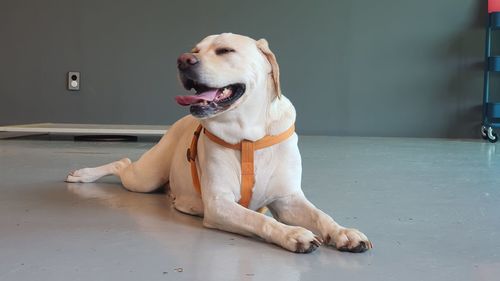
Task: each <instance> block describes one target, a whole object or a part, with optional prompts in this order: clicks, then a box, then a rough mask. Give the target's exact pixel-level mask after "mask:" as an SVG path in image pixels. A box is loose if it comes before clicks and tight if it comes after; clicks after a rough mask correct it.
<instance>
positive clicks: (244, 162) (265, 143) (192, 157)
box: [187, 125, 295, 208]
mask: <svg viewBox="0 0 500 281" xmlns="http://www.w3.org/2000/svg"><path fill="white" fill-rule="evenodd" d="M202 130H203V127H202V126H201V125H199V126H198V128H197V129H196V131H195V132H194V135H193V139H192V140H191V146H190V147H189V148H188V150H187V159H188V161H189V162H190V164H191V178H192V179H193V185H194V188H195V189H196V191H197V192H198V193H199V194H201V184H200V177H199V176H198V169H197V167H196V156H197V155H198V139H199V137H200V134H201V131H202ZM203 132H204V134H205V135H206V136H207V137H208V139H210V140H211V141H213V142H215V143H216V144H218V145H221V146H224V147H226V148H230V149H233V150H239V151H241V157H240V158H241V188H240V193H241V199H240V201H239V202H238V203H239V204H240V205H242V206H243V207H245V208H248V206H249V205H250V200H251V199H252V189H253V186H254V184H255V173H254V154H255V151H256V150H259V149H263V148H266V147H269V146H272V145H275V144H278V143H280V142H282V141H284V140H286V139H288V138H289V137H290V136H291V135H293V133H294V132H295V125H292V126H291V127H290V128H288V130H286V131H284V132H283V133H281V134H279V135H275V136H265V137H263V138H261V139H259V140H257V141H249V140H243V141H241V142H239V143H235V144H232V143H228V142H226V141H224V140H222V139H221V138H219V137H217V136H216V135H214V134H212V133H211V132H209V131H208V130H207V129H204V130H203Z"/></svg>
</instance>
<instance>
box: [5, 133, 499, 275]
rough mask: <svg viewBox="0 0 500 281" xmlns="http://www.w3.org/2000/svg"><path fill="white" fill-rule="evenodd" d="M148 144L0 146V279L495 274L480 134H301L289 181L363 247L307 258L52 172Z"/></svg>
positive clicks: (495, 177) (156, 199) (494, 164)
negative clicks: (459, 137) (299, 172)
mask: <svg viewBox="0 0 500 281" xmlns="http://www.w3.org/2000/svg"><path fill="white" fill-rule="evenodd" d="M151 145H153V144H152V143H75V142H71V141H44V140H8V141H7V140H3V141H0V179H1V181H0V280H499V279H498V278H499V276H500V244H499V243H498V241H500V173H499V171H500V149H498V151H496V150H497V149H496V146H495V145H494V144H489V143H485V142H482V141H450V140H428V139H396V138H335V137H301V138H300V147H301V152H302V156H303V165H304V175H303V188H304V191H305V193H306V195H307V196H308V197H309V198H310V199H311V201H313V202H314V203H315V204H316V205H317V206H318V207H320V208H322V209H323V210H324V211H325V212H327V213H330V214H332V215H333V216H334V218H336V219H337V221H339V222H340V223H342V224H345V225H347V226H351V227H356V228H359V229H361V230H362V231H364V232H365V233H366V234H367V235H368V236H369V237H370V238H371V239H372V241H373V242H374V245H375V248H374V249H373V250H372V251H370V252H367V253H364V254H350V253H340V252H337V251H335V250H333V249H331V248H328V247H322V248H320V249H319V250H317V251H316V252H314V253H312V254H309V255H300V254H293V253H289V252H286V251H285V250H282V249H280V248H278V247H276V246H274V245H270V244H267V243H263V242H261V241H259V240H256V239H252V238H246V237H242V236H238V235H234V234H230V233H225V232H220V231H215V230H210V229H204V228H203V227H202V223H201V219H200V218H196V217H191V216H187V215H184V214H180V213H178V212H176V211H175V210H173V209H172V208H171V206H170V203H169V201H168V200H167V198H166V197H165V195H164V194H161V193H155V194H136V193H131V192H127V191H125V190H124V189H122V188H121V187H120V185H119V184H118V183H117V180H116V179H115V178H112V177H110V178H106V179H104V180H103V181H101V182H99V183H94V184H67V183H64V182H63V179H64V178H65V176H66V173H67V172H68V171H70V170H72V169H75V168H80V167H83V166H94V165H99V164H102V163H105V162H109V161H112V160H115V159H119V158H121V157H123V156H130V157H131V158H137V157H139V156H140V155H141V154H142V153H143V152H144V151H146V150H147V149H148V148H149V147H150V146H151Z"/></svg>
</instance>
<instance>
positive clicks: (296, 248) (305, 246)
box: [280, 226, 322, 253]
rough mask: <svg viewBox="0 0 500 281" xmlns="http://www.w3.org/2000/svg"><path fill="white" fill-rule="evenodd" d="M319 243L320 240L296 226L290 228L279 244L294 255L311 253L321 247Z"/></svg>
mask: <svg viewBox="0 0 500 281" xmlns="http://www.w3.org/2000/svg"><path fill="white" fill-rule="evenodd" d="M321 243H322V240H321V238H319V237H318V236H316V235H314V233H312V232H311V231H309V230H307V229H305V228H302V227H298V226H290V227H289V229H288V230H287V232H286V234H285V237H284V241H283V242H282V243H280V244H282V246H283V247H284V248H286V249H288V250H290V251H292V252H295V253H311V252H313V251H314V250H316V249H317V248H318V247H319V246H321Z"/></svg>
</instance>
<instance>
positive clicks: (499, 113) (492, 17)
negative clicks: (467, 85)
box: [481, 12, 500, 143]
mask: <svg viewBox="0 0 500 281" xmlns="http://www.w3.org/2000/svg"><path fill="white" fill-rule="evenodd" d="M496 29H500V12H493V13H489V14H488V21H487V24H486V43H485V51H484V53H485V67H484V89H483V125H482V126H481V136H482V137H483V139H487V140H488V141H490V142H492V143H495V142H497V140H498V136H497V134H496V133H495V131H494V130H493V128H499V127H500V103H497V102H491V101H490V72H500V56H492V55H491V45H492V43H491V37H492V32H493V30H496Z"/></svg>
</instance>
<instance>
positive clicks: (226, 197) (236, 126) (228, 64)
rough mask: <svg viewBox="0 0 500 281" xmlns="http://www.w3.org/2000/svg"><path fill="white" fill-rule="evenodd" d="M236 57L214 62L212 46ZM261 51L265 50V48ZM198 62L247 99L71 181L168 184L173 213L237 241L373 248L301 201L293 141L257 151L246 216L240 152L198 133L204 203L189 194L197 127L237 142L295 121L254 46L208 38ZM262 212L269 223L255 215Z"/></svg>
mask: <svg viewBox="0 0 500 281" xmlns="http://www.w3.org/2000/svg"><path fill="white" fill-rule="evenodd" d="M220 46H223V47H231V48H233V49H235V50H236V52H235V53H231V54H227V55H223V56H217V55H215V54H214V49H215V48H217V47H220ZM266 46H267V43H266ZM195 52H196V55H197V56H198V58H199V59H200V61H201V65H200V69H199V71H200V73H199V74H200V77H201V78H200V80H199V81H200V82H202V83H204V84H207V85H210V86H213V87H223V86H225V85H228V84H232V83H245V85H246V86H247V88H246V92H245V94H244V95H243V97H242V98H240V100H238V101H237V102H236V103H235V104H233V105H232V106H231V108H230V109H228V110H226V111H224V112H222V113H220V114H218V115H216V116H211V117H209V118H206V119H203V120H197V119H195V118H194V117H192V116H186V117H184V118H182V119H180V120H179V121H177V122H176V123H175V124H174V125H173V126H172V128H171V129H170V130H169V131H168V132H167V133H166V134H165V136H163V138H162V139H161V140H160V142H159V143H158V144H156V145H155V146H154V147H153V148H151V150H149V151H148V152H146V153H145V154H144V155H143V156H142V157H141V158H140V159H139V160H138V161H136V162H134V163H131V162H130V160H128V159H122V160H120V161H117V162H113V163H110V164H107V165H104V166H101V167H96V168H85V169H81V170H78V171H75V172H72V173H71V174H70V175H69V176H68V178H67V181H69V182H92V181H95V180H97V179H98V178H100V177H102V176H104V175H108V174H114V175H117V176H118V177H120V179H121V181H122V183H123V185H124V186H125V188H127V189H129V190H131V191H136V192H149V191H152V190H154V189H156V188H158V187H160V186H162V185H164V184H166V183H167V182H168V183H169V187H170V191H171V192H170V194H171V195H172V197H173V198H174V201H173V202H174V206H175V208H176V209H177V210H179V211H181V212H184V213H188V214H192V215H199V216H203V217H204V221H203V223H204V225H205V226H207V227H211V228H218V229H222V230H226V231H230V232H234V233H240V234H243V235H256V236H259V237H261V238H263V239H264V240H266V241H269V242H272V243H275V244H277V245H280V246H282V247H283V248H286V249H288V250H290V251H294V252H309V251H312V250H314V249H315V248H316V246H317V245H318V244H319V243H320V242H321V241H325V242H326V243H327V244H331V245H334V246H335V247H337V248H339V249H342V250H348V251H349V250H350V251H360V250H361V251H362V250H366V249H368V248H370V247H371V243H370V242H369V240H368V238H366V236H365V235H364V234H363V233H361V232H359V231H358V230H355V229H347V228H344V227H342V226H340V225H338V224H337V223H336V222H335V221H334V220H333V219H332V218H331V217H330V216H328V215H326V214H325V213H323V212H322V211H320V210H319V209H317V208H316V207H314V205H313V204H311V203H310V202H309V201H308V200H307V199H306V198H305V196H304V194H303V192H302V190H301V173H302V164H301V157H300V153H299V149H298V146H297V140H298V137H297V135H296V134H294V135H293V136H292V137H290V138H289V139H287V140H285V141H284V142H282V143H279V144H276V145H274V146H271V147H268V148H265V149H262V150H258V151H256V152H255V186H254V190H253V197H252V200H251V203H250V206H249V208H248V209H246V208H244V207H242V206H240V205H239V204H238V203H237V202H238V200H239V199H240V177H241V171H240V155H239V151H235V150H231V149H228V148H224V147H222V146H220V145H218V144H216V143H213V142H212V141H210V140H208V139H207V138H206V137H204V136H203V134H202V135H201V137H200V140H199V144H198V159H197V163H198V171H199V174H200V180H201V186H202V196H201V197H200V195H199V194H198V193H197V192H196V191H195V189H194V187H193V185H192V181H191V172H190V167H189V162H188V161H187V160H186V149H187V148H188V147H189V145H190V142H191V139H192V135H193V132H194V130H195V129H196V127H197V126H198V124H199V123H200V122H201V124H202V125H203V126H204V127H205V128H207V129H208V130H209V131H211V132H212V133H214V134H216V135H217V136H218V137H219V138H221V139H223V140H225V141H227V142H230V143H236V142H240V141H241V140H243V139H248V140H258V139H260V138H262V137H264V136H265V135H276V134H279V133H281V132H283V131H285V130H286V129H288V128H289V127H290V126H291V125H292V124H294V122H295V109H294V107H293V105H292V103H291V102H290V101H289V100H288V99H287V98H286V97H284V96H281V98H277V96H276V89H275V88H274V87H273V80H272V76H271V72H272V71H273V69H272V68H271V64H270V63H269V62H268V60H267V59H266V57H265V56H264V55H263V53H262V52H261V50H259V48H258V44H257V41H255V40H253V39H251V38H248V37H244V36H240V35H235V34H228V33H225V34H221V35H212V36H209V37H207V38H205V39H204V40H202V41H201V42H200V43H199V44H198V45H197V46H196V48H195ZM263 206H267V207H269V209H270V210H271V212H272V214H273V217H274V218H272V217H269V216H266V215H263V214H260V213H258V212H255V210H257V209H259V208H260V207H263Z"/></svg>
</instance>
